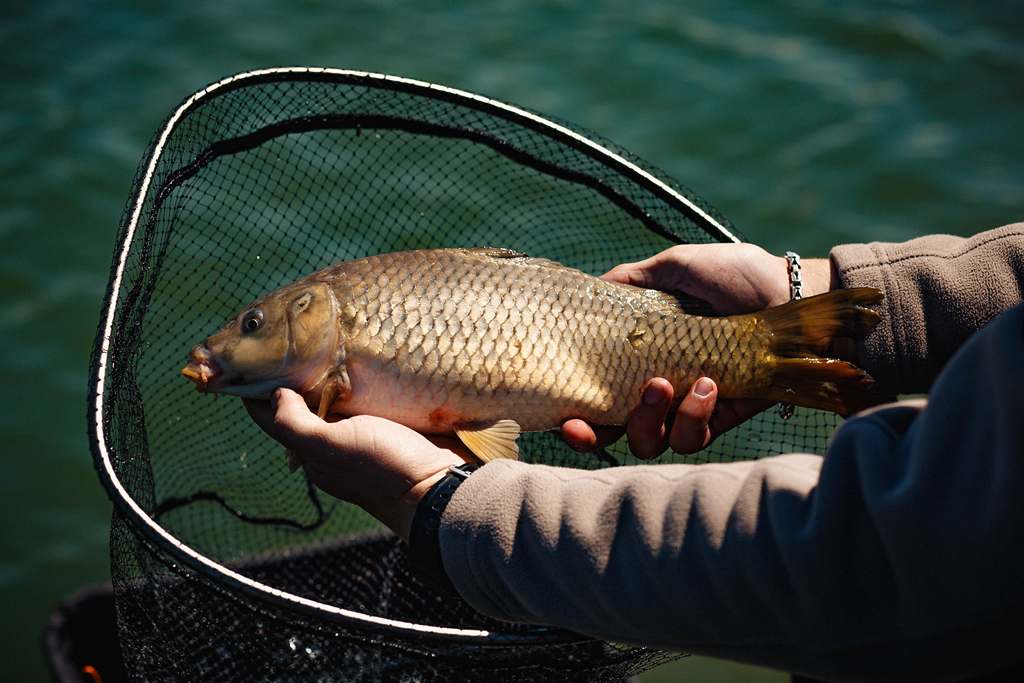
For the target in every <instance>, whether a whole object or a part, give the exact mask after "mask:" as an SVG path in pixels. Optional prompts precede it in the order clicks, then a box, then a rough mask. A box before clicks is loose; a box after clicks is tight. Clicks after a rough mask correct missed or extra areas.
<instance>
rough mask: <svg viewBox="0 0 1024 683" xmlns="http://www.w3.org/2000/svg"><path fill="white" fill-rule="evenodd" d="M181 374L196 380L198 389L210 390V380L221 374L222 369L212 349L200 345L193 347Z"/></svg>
mask: <svg viewBox="0 0 1024 683" xmlns="http://www.w3.org/2000/svg"><path fill="white" fill-rule="evenodd" d="M181 375H182V377H185V378H186V379H189V380H191V381H192V382H195V385H196V389H197V390H198V391H210V390H211V387H210V382H211V380H215V379H216V378H217V377H219V376H220V375H221V369H220V366H219V365H217V361H215V360H214V359H213V354H211V353H210V350H209V349H208V348H206V347H205V346H203V345H200V346H197V347H195V348H194V349H192V353H190V354H189V361H188V363H187V364H186V365H185V367H183V368H182V369H181Z"/></svg>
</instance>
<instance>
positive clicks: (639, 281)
mask: <svg viewBox="0 0 1024 683" xmlns="http://www.w3.org/2000/svg"><path fill="white" fill-rule="evenodd" d="M688 255H689V251H688V250H687V248H685V247H683V246H676V247H672V248H670V249H666V250H665V251H662V252H660V253H657V254H655V255H654V256H651V257H650V258H646V259H644V260H643V261H637V262H636V263H623V264H621V265H618V266H615V267H614V268H612V269H611V270H609V271H608V272H607V273H605V274H604V275H602V276H601V279H603V280H607V281H609V282H621V283H624V284H627V285H635V286H637V287H647V288H649V289H662V290H671V289H674V288H675V287H676V285H677V284H678V279H679V275H680V273H683V272H685V271H686V269H687V267H688V263H689V258H687V257H688Z"/></svg>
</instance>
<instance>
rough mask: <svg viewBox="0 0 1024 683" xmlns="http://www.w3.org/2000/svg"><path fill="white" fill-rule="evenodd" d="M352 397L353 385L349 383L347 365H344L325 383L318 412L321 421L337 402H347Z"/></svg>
mask: <svg viewBox="0 0 1024 683" xmlns="http://www.w3.org/2000/svg"><path fill="white" fill-rule="evenodd" d="M351 395H352V383H351V381H349V378H348V371H347V370H346V369H345V364H344V363H342V364H341V365H339V366H338V367H337V369H335V371H334V372H333V373H331V375H330V376H328V378H327V380H326V381H325V382H324V387H323V389H322V390H321V392H320V405H319V406H318V407H317V411H316V414H317V416H318V417H319V418H320V419H321V420H322V419H324V418H325V417H327V413H329V412H330V410H331V406H332V405H334V402H335V401H345V400H347V399H348V397H349V396H351Z"/></svg>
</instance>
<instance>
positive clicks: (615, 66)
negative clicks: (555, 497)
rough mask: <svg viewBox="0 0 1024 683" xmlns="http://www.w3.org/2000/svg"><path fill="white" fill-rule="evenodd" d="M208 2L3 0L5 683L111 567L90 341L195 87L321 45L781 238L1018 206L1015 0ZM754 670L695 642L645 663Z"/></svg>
mask: <svg viewBox="0 0 1024 683" xmlns="http://www.w3.org/2000/svg"><path fill="white" fill-rule="evenodd" d="M182 4H183V3H182ZM207 5H208V6H207V7H204V8H198V7H197V8H194V9H187V8H184V7H174V8H169V9H157V8H156V6H147V7H141V8H140V7H136V6H135V5H134V4H127V3H125V4H105V5H103V6H91V7H86V6H85V3H59V4H58V3H45V2H44V3H36V4H35V5H34V6H32V7H29V5H28V4H27V3H11V4H8V5H7V6H6V8H5V9H4V10H2V11H0V12H2V14H0V17H2V20H0V44H2V45H3V46H4V54H5V68H4V69H3V72H2V73H3V75H2V76H0V78H2V79H3V83H2V86H3V104H2V105H0V141H2V142H0V179H2V182H0V297H2V298H0V301H2V305H0V349H2V351H0V363H2V367H0V382H2V386H3V392H2V396H3V398H4V409H3V410H2V411H0V443H2V444H3V452H4V455H5V461H6V463H7V470H6V472H5V476H3V477H2V478H0V492H2V495H0V506H2V507H0V512H2V513H3V519H4V520H5V522H6V523H5V526H4V528H3V532H2V533H0V604H2V605H4V607H5V608H6V610H5V612H4V614H3V621H2V625H0V643H2V645H0V648H2V650H0V652H3V653H4V654H5V655H6V656H5V658H4V664H5V666H4V668H3V669H2V672H0V677H2V678H3V679H4V680H34V679H39V678H41V677H43V676H44V668H43V662H42V658H41V656H40V655H39V654H38V652H39V649H38V645H37V642H38V635H39V632H40V629H41V628H42V625H43V623H44V620H45V619H46V616H47V615H48V614H49V612H50V611H51V610H52V608H53V607H54V605H55V604H56V603H57V602H58V601H59V600H60V599H61V598H62V597H63V596H65V595H67V594H68V593H69V592H71V591H72V590H74V589H75V588H76V587H78V586H80V585H82V584H86V583H89V582H94V581H98V580H102V579H103V578H104V577H105V576H106V575H107V572H108V569H107V527H108V522H109V514H110V504H109V502H108V501H107V499H106V496H105V494H104V493H103V492H102V490H101V489H100V487H99V484H98V482H97V479H96V476H95V474H94V472H93V469H92V463H91V458H90V454H89V448H88V443H87V441H86V436H85V392H86V370H87V361H88V355H89V349H90V346H91V344H92V339H93V335H94V333H95V327H96V323H97V321H98V316H99V307H100V299H101V297H102V294H103V290H104V287H105V284H106V280H107V271H108V267H109V264H110V259H111V253H112V252H111V250H112V247H113V238H114V233H115V229H116V227H117V222H118V218H119V216H120V212H121V209H122V207H123V204H124V201H125V199H126V198H127V195H128V191H129V187H130V183H131V179H132V175H133V172H134V169H135V165H136V163H137V162H138V160H139V158H140V156H141V154H142V152H143V150H144V148H145V146H146V144H147V142H148V140H149V138H150V136H151V135H152V134H153V132H154V131H155V130H156V129H157V127H158V126H159V125H160V123H161V121H162V120H163V118H164V117H165V116H166V115H167V114H168V113H169V112H170V110H171V109H172V108H173V107H174V106H175V105H176V104H177V103H178V102H179V101H180V100H181V99H182V98H183V97H185V96H186V95H188V94H190V93H191V92H192V91H194V90H195V89H197V88H199V87H201V86H203V85H205V84H207V83H208V82H210V81H213V80H216V79H218V78H220V77H222V76H224V75H227V74H230V73H233V72H237V71H242V70H247V69H251V68H258V67H264V66H277V65H293V64H311V65H325V66H337V67H347V68H357V69H366V70H372V71H381V72H388V73H395V74H401V75H406V76H412V77H416V78H420V79H424V80H428V81H435V82H440V83H445V84H449V85H453V86H456V87H460V88H464V89H468V90H472V91H477V92H481V93H484V94H487V95H490V96H493V97H496V98H499V99H503V100H507V101H510V102H513V103H517V104H521V105H524V106H526V107H529V108H532V109H536V110H539V111H542V112H546V113H549V114H552V115H555V116H558V117H562V118H565V119H568V120H571V121H573V122H576V123H578V124H581V125H583V126H585V127H587V128H590V129H592V130H595V131H598V132H600V133H601V134H603V135H605V136H606V137H608V138H611V139H612V140H615V141H616V142H618V143H620V144H623V145H624V146H626V147H627V148H629V149H631V150H632V151H634V152H635V153H637V154H639V155H640V156H641V157H643V158H646V159H647V160H648V161H650V162H652V163H653V164H655V165H657V166H660V167H661V168H663V169H665V170H666V171H667V172H668V173H669V174H671V175H673V176H675V177H676V178H678V179H679V180H680V181H682V182H684V183H686V184H688V185H690V186H692V187H694V188H696V189H697V190H698V191H700V192H701V193H702V194H704V195H705V196H706V197H707V198H708V199H710V200H711V201H712V202H713V203H714V204H715V205H717V206H718V207H719V208H720V209H721V210H722V211H723V212H724V213H725V214H726V215H727V216H729V217H730V218H731V220H732V221H733V222H734V223H735V224H736V225H737V226H738V227H739V228H740V230H742V231H743V232H745V233H746V234H747V235H748V236H749V237H750V238H751V239H753V240H754V241H757V242H759V243H761V244H763V245H765V246H766V247H768V248H769V249H772V250H775V251H779V250H782V249H785V248H794V249H797V250H798V251H801V252H802V253H804V254H821V253H824V252H825V251H826V250H827V249H828V247H829V246H831V245H833V244H835V243H839V242H845V241H863V240H871V239H884V240H902V239H907V238H910V237H913V236H915V235H919V234H925V233H928V232H951V233H958V234H969V233H972V232H976V231H979V230H982V229H985V228H989V227H993V226H996V225H1000V224H1003V223H1006V222H1010V221H1013V220H1018V219H1020V218H1022V217H1024V161H1022V159H1024V142H1022V137H1021V135H1020V132H1019V130H1020V119H1021V113H1020V112H1021V111H1022V105H1024V86H1022V84H1024V43H1022V41H1021V40H1020V36H1021V34H1022V33H1024V12H1021V11H1020V9H1019V7H1016V8H1015V7H1014V6H1013V5H1012V4H1011V3H986V4H985V5H984V6H983V7H981V6H978V7H975V6H974V4H973V3H954V2H931V3H927V4H925V3H920V4H918V3H912V2H898V3H891V4H883V3H875V4H871V5H865V6H861V5H853V4H850V3H845V4H842V5H840V4H839V3H819V2H809V1H808V2H794V3H785V4H778V3H760V2H752V1H749V0H748V1H745V2H706V3H690V4H689V5H688V6H687V7H685V8H683V7H681V5H682V3H665V4H654V3H644V2H632V3H594V2H591V3H587V4H586V5H585V8H586V9H583V10H581V9H577V8H575V7H574V6H573V5H571V4H570V3H565V2H562V3H545V4H537V5H531V4H526V3H519V2H503V3H498V4H496V5H495V7H493V8H491V9H488V10H486V11H485V10H483V9H482V5H481V4H478V3H443V4H442V3H422V4H417V5H415V6H413V5H404V4H402V3H398V2H377V3H359V4H354V3H348V4H347V5H346V6H342V5H341V4H327V3H323V4H321V3H312V2H293V3H283V2H279V3H274V2H265V1H258V2H249V3H234V2H220V3H207ZM1015 124H1016V125H1015ZM762 674H763V672H755V671H753V670H750V669H744V668H738V667H730V666H725V665H720V664H718V663H715V662H711V661H708V660H702V661H698V660H694V661H689V662H684V663H681V664H677V665H675V667H674V668H672V669H671V670H669V671H664V670H663V671H661V672H660V676H661V680H670V679H672V678H673V677H676V676H681V675H692V676H693V677H695V678H699V679H717V680H726V679H728V680H746V679H750V678H757V677H759V676H761V675H762ZM653 675H657V674H652V676H653Z"/></svg>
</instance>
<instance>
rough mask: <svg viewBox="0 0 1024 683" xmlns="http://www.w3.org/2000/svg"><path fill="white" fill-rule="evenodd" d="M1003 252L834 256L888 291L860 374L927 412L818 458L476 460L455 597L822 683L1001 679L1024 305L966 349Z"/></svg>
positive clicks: (1014, 655) (840, 442)
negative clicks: (581, 463)
mask: <svg viewBox="0 0 1024 683" xmlns="http://www.w3.org/2000/svg"><path fill="white" fill-rule="evenodd" d="M1022 245H1024V240H1022V229H1021V226H1020V225H1017V226H1009V227H1007V228H1003V229H1001V230H998V231H993V232H991V233H986V234H985V235H979V236H978V237H975V238H972V239H970V240H960V239H957V238H953V237H943V238H926V239H925V240H914V241H913V242H910V243H908V244H907V245H903V246H898V245H867V246H863V247H841V248H838V249H836V250H835V251H834V252H833V254H832V258H833V259H834V260H835V261H836V265H837V267H838V269H839V272H840V274H841V275H842V277H843V278H844V280H843V281H844V284H850V285H854V284H870V285H874V286H879V287H881V288H882V289H883V290H884V291H885V294H886V301H887V302H888V303H887V305H886V310H885V313H884V316H885V320H884V321H883V324H885V325H888V329H886V330H883V331H882V332H881V333H880V334H879V335H878V337H877V338H875V339H873V340H872V341H870V342H869V343H867V344H866V345H865V350H866V352H867V354H869V355H868V356H867V357H866V359H864V363H865V365H868V367H869V368H871V369H872V370H874V371H878V370H880V369H888V371H889V374H888V375H882V376H885V377H893V378H896V379H897V381H898V382H899V385H898V386H899V389H900V390H909V389H917V388H922V387H927V386H929V385H933V386H932V391H931V395H930V398H929V400H928V402H927V404H925V402H924V401H923V400H917V401H911V402H902V403H897V404H891V405H888V406H884V407H881V408H876V409H874V410H872V411H870V412H868V413H865V414H861V415H859V416H857V417H855V418H853V419H850V420H848V421H847V422H846V423H845V424H844V425H843V426H842V427H841V428H840V429H839V430H838V431H837V433H836V434H835V435H834V437H833V440H832V442H831V444H830V447H829V450H828V454H827V456H826V457H824V458H821V457H819V456H816V455H807V454H789V455H779V456H777V457H771V458H765V459H763V460H760V461H756V462H736V463H728V464H707V465H649V466H640V467H622V468H615V469H610V470H601V471H585V470H575V469H564V468H553V467H545V466H540V465H529V464H524V463H520V462H511V461H495V462H491V463H490V464H488V465H486V466H485V467H483V468H481V469H480V470H478V471H477V472H475V473H474V474H473V475H472V476H471V477H470V478H469V479H468V480H467V481H466V482H464V483H463V484H462V485H461V486H460V487H459V489H458V490H457V491H456V494H455V496H454V497H453V499H452V501H451V503H450V504H449V506H448V508H447V510H446V511H445V514H444V516H443V519H442V528H441V536H440V538H441V549H442V557H443V561H444V566H445V570H446V571H447V573H448V574H449V576H450V578H451V580H452V582H453V584H454V585H455V587H456V588H457V590H458V591H459V593H460V594H461V595H462V596H463V597H464V598H465V599H466V600H467V601H468V602H469V603H470V604H471V605H473V606H474V607H475V608H476V609H477V610H479V611H481V612H483V613H485V614H488V615H491V616H493V617H496V618H499V619H504V620H509V621H520V622H533V623H545V624H552V625H556V626H560V627H563V628H567V629H571V630H574V631H577V632H580V633H585V634H590V635H593V636H597V637H602V638H606V639H609V640H614V641H625V642H631V643H642V644H646V645H652V646H658V647H663V648H668V649H680V650H687V651H690V652H696V653H702V654H709V655H714V656H720V657H728V658H731V659H736V660H742V661H748V662H753V663H757V664H762V665H767V666H772V667H776V668H780V669H785V670H789V671H795V672H800V673H803V674H806V675H810V676H815V677H819V678H826V679H872V680H879V679H888V678H894V679H898V678H903V679H905V678H908V677H911V678H918V679H921V678H927V679H935V678H939V679H941V678H959V677H963V676H966V675H974V674H980V673H984V672H985V671H990V670H994V669H998V668H1001V667H1006V666H1009V665H1012V664H1014V663H1015V662H1016V661H1017V659H1018V658H1020V657H1022V654H1021V651H1020V648H1019V647H1017V646H1016V645H1011V644H1010V641H1009V638H1010V637H1012V636H1011V635H1010V634H1013V633H1015V632H1017V629H1016V628H1015V626H1016V625H1017V622H1018V621H1019V619H1020V615H1021V614H1024V611H1022V607H1024V582H1022V581H1021V580H1020V577H1021V576H1022V575H1024V532H1022V531H1021V530H1022V529H1024V505H1022V504H1021V495H1022V492H1024V428H1022V426H1021V424H1022V416H1024V415H1022V411H1021V408H1020V401H1019V395H1020V391H1021V388H1022V387H1024V361H1022V359H1024V306H1020V305H1018V306H1016V307H1015V308H1012V310H1009V311H1006V312H1004V313H1003V314H1002V315H1001V316H1000V317H998V318H997V319H996V320H995V321H994V322H992V323H991V324H989V325H987V326H986V327H984V329H982V330H981V331H980V332H977V333H976V334H973V336H972V333H974V332H976V331H977V328H978V327H980V326H983V325H985V323H986V322H988V320H989V319H991V318H992V317H994V316H996V315H997V314H998V313H1000V311H998V310H996V308H997V307H999V306H1003V307H1004V308H1007V309H1009V308H1010V307H1011V306H1012V305H1013V304H1020V301H1021V297H1020V292H1021V286H1022V285H1021V282H1022V280H1021V272H1022V271H1021V266H1020V261H1021V251H1022ZM915 297H916V298H915ZM903 322H906V323H907V326H909V327H910V328H911V329H903V327H902V325H901V324H902V323H903ZM936 330H939V331H941V332H938V333H937V332H936ZM968 337H971V339H970V340H969V341H968V342H967V343H966V344H964V345H963V346H962V348H960V349H959V350H958V351H956V352H955V353H954V348H953V347H954V346H955V345H956V343H957V342H956V341H955V340H960V341H962V340H964V339H967V338H968ZM922 347H924V348H926V351H925V352H922ZM944 353H948V355H950V356H952V358H950V359H948V362H946V363H945V368H944V369H942V371H941V372H939V369H940V367H942V365H943V362H944V361H945V359H944V358H942V354H944ZM870 354H882V355H885V354H889V355H890V356H891V357H890V356H886V357H876V356H871V355H870ZM929 373H936V374H937V375H938V377H937V379H935V378H934V377H933V376H932V375H930V374H929ZM880 374H881V373H880ZM933 379H934V384H933V381H932V380H933Z"/></svg>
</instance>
